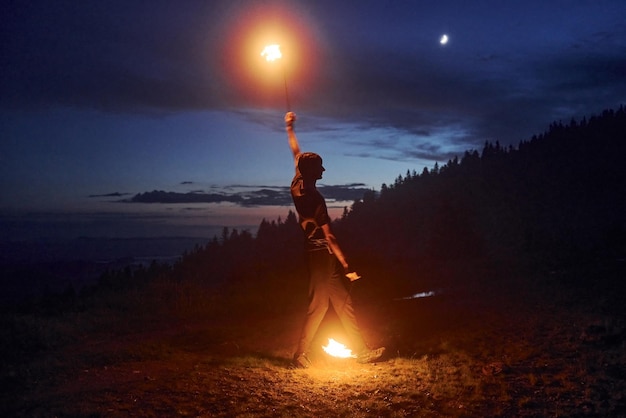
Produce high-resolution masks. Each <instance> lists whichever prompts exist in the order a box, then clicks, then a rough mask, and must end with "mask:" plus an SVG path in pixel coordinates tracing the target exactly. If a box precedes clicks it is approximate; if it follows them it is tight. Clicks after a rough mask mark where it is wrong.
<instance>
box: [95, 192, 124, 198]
mask: <svg viewBox="0 0 626 418" xmlns="http://www.w3.org/2000/svg"><path fill="white" fill-rule="evenodd" d="M128 195H130V193H120V192H113V193H106V194H90V195H89V196H88V197H90V198H91V197H122V196H128Z"/></svg>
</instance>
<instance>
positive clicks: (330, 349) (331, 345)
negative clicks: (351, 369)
mask: <svg viewBox="0 0 626 418" xmlns="http://www.w3.org/2000/svg"><path fill="white" fill-rule="evenodd" d="M322 348H323V349H324V351H326V353H327V354H330V355H331V356H333V357H339V358H350V357H356V356H355V355H354V354H352V350H350V349H349V348H347V347H346V346H345V345H343V344H341V343H339V342H337V341H335V340H334V339H332V338H329V339H328V345H327V346H322Z"/></svg>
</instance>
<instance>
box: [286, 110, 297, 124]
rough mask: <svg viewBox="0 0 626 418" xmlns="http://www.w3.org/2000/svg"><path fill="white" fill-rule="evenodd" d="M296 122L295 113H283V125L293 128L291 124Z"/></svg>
mask: <svg viewBox="0 0 626 418" xmlns="http://www.w3.org/2000/svg"><path fill="white" fill-rule="evenodd" d="M295 123H296V114H295V113H293V112H287V113H285V126H287V128H293V125H294V124H295Z"/></svg>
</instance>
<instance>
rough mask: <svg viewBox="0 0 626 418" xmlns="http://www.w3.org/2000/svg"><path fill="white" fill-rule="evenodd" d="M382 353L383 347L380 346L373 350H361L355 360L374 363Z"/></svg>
mask: <svg viewBox="0 0 626 418" xmlns="http://www.w3.org/2000/svg"><path fill="white" fill-rule="evenodd" d="M383 354H385V347H380V348H377V349H375V350H366V351H362V352H361V353H360V354H358V355H357V357H356V362H357V363H361V364H364V363H374V362H376V361H377V360H379V359H380V358H381V357H382V356H383Z"/></svg>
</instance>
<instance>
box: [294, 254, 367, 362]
mask: <svg viewBox="0 0 626 418" xmlns="http://www.w3.org/2000/svg"><path fill="white" fill-rule="evenodd" d="M309 275H310V284H309V309H308V312H307V315H306V319H305V321H304V327H303V328H302V335H301V337H300V342H299V343H298V350H297V351H296V354H300V353H306V352H307V351H308V350H309V348H310V346H311V342H312V341H313V338H314V337H315V333H316V332H317V329H318V328H319V326H320V323H321V322H322V320H323V319H324V316H325V315H326V312H327V311H328V307H329V303H331V304H332V306H333V309H334V310H335V312H336V313H337V316H338V317H339V320H340V321H341V325H342V326H343V328H344V330H345V331H346V333H347V334H348V338H350V342H351V343H352V346H351V347H350V348H351V349H352V351H353V352H355V353H359V352H361V351H363V350H365V349H367V346H366V344H365V341H364V340H363V337H362V336H361V332H360V331H359V327H358V325H357V322H356V317H355V315H354V308H353V307H352V298H351V297H350V293H349V292H348V289H347V288H346V281H347V279H346V278H345V276H344V273H343V268H342V267H341V265H340V263H339V261H338V260H337V258H336V257H335V256H334V255H333V254H330V253H329V252H328V251H327V250H317V251H310V252H309Z"/></svg>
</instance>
